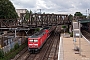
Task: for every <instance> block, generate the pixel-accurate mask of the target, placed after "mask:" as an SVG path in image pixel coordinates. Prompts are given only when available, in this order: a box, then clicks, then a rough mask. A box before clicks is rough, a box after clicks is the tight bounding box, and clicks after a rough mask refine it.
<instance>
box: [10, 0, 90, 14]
mask: <svg viewBox="0 0 90 60" xmlns="http://www.w3.org/2000/svg"><path fill="white" fill-rule="evenodd" d="M11 1H12V3H13V4H14V6H15V7H16V8H27V9H31V10H33V11H36V12H37V9H42V11H43V12H51V13H52V12H55V13H61V12H65V13H68V12H69V13H70V12H71V13H75V12H76V11H81V12H82V13H85V11H86V9H89V8H90V1H89V0H11Z"/></svg>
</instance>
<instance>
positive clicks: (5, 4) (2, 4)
mask: <svg viewBox="0 0 90 60" xmlns="http://www.w3.org/2000/svg"><path fill="white" fill-rule="evenodd" d="M17 17H18V15H17V13H16V11H15V7H14V6H13V4H12V2H11V1H9V0H0V19H15V18H17Z"/></svg>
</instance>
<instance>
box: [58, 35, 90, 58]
mask: <svg viewBox="0 0 90 60" xmlns="http://www.w3.org/2000/svg"><path fill="white" fill-rule="evenodd" d="M61 40H62V41H61V43H62V45H61V47H60V46H59V49H60V52H59V54H60V55H59V59H58V60H90V43H89V42H88V41H86V40H85V39H84V37H82V38H81V39H80V40H79V38H76V42H75V41H73V37H64V36H63V35H61ZM79 43H80V44H79ZM76 47H78V48H80V51H75V49H76Z"/></svg>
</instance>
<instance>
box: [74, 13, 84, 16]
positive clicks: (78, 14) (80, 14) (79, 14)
mask: <svg viewBox="0 0 90 60" xmlns="http://www.w3.org/2000/svg"><path fill="white" fill-rule="evenodd" d="M74 16H83V14H82V13H81V12H76V13H75V14H74Z"/></svg>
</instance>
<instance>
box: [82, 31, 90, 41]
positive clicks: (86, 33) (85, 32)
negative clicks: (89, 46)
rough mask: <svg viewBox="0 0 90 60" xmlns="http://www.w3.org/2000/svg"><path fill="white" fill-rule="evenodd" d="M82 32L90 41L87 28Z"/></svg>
mask: <svg viewBox="0 0 90 60" xmlns="http://www.w3.org/2000/svg"><path fill="white" fill-rule="evenodd" d="M82 34H83V35H84V36H85V37H86V38H87V39H88V40H89V41H90V33H89V32H87V31H86V30H82Z"/></svg>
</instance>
